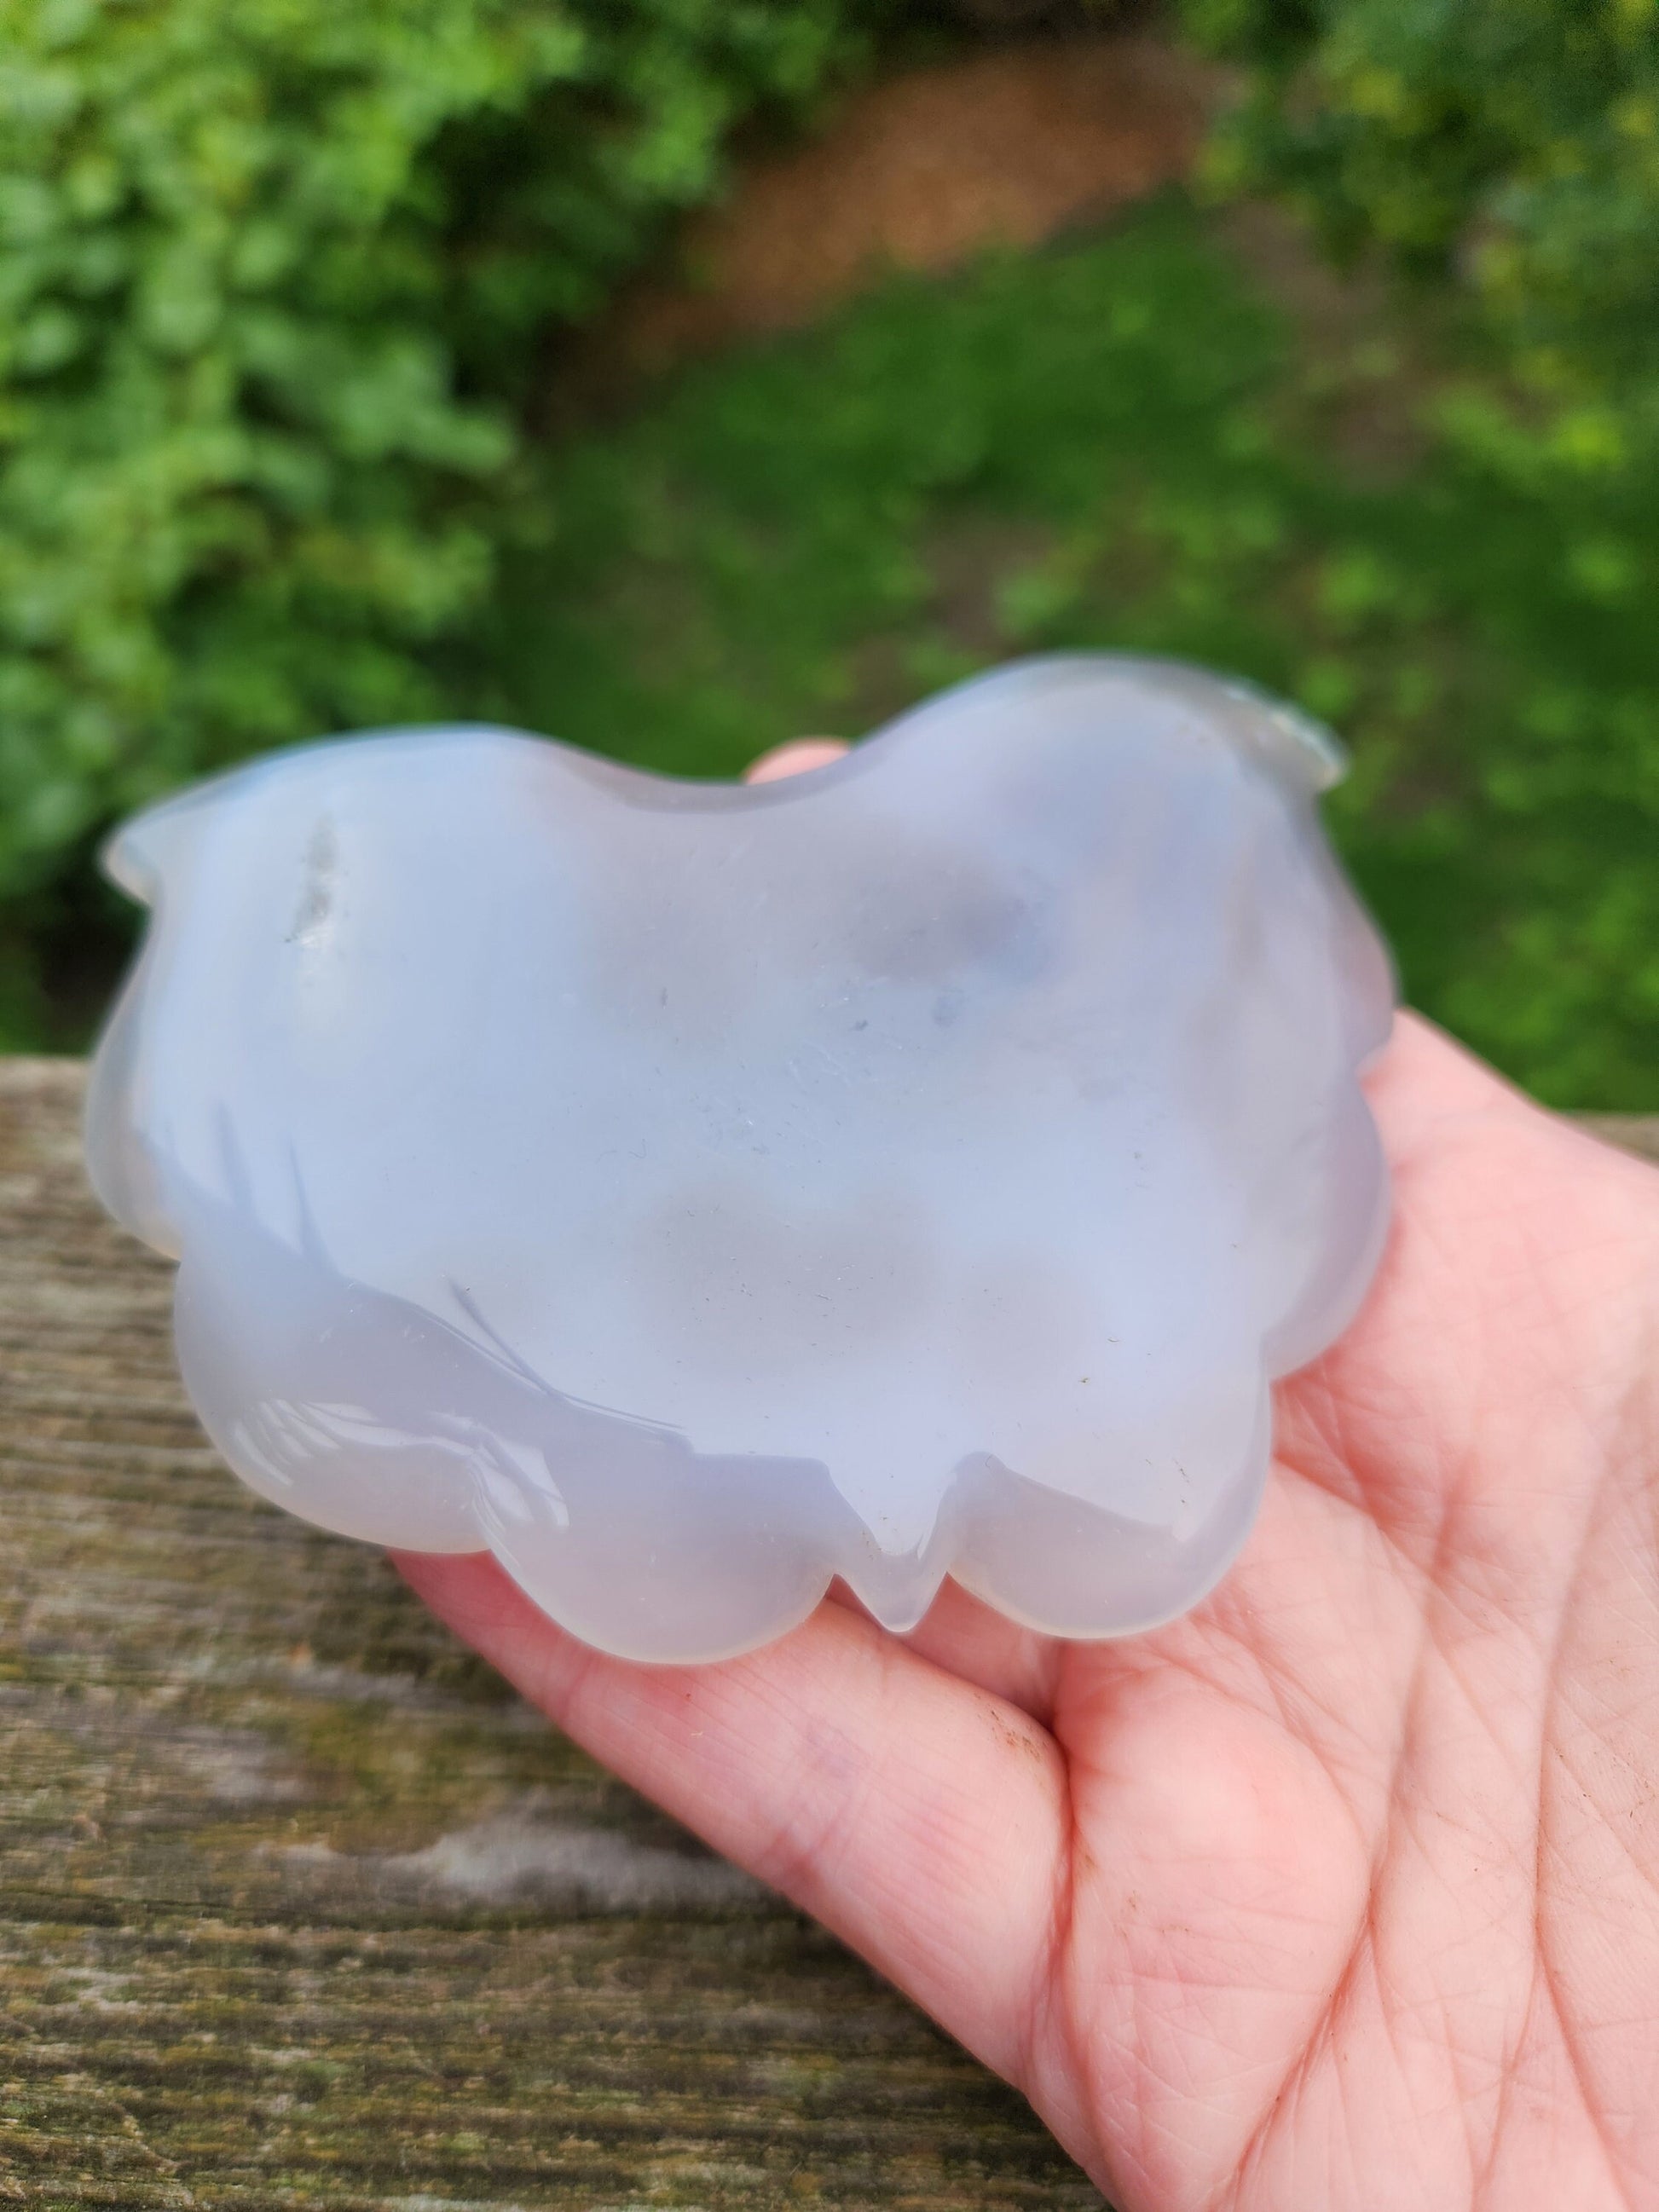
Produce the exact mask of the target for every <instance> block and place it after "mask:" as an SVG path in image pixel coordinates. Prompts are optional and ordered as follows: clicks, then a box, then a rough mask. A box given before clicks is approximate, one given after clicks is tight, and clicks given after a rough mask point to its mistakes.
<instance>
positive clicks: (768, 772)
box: [743, 738, 849, 783]
mask: <svg viewBox="0 0 1659 2212" xmlns="http://www.w3.org/2000/svg"><path fill="white" fill-rule="evenodd" d="M848 750H849V748H848V745H847V744H846V742H845V740H844V739H843V738H791V739H790V740H789V742H788V744H787V745H774V746H773V748H772V750H771V751H770V752H769V753H763V754H762V755H761V757H760V758H759V759H758V760H757V761H753V762H751V763H750V765H749V767H747V768H746V769H744V774H743V780H744V782H745V783H778V782H781V780H782V779H783V778H784V777H785V776H786V775H805V773H806V771H807V770H808V769H814V768H828V767H829V763H830V762H831V761H837V760H839V759H840V758H841V757H842V754H843V753H844V752H846V751H848Z"/></svg>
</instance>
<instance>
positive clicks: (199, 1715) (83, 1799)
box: [0, 1060, 1659, 2212]
mask: <svg viewBox="0 0 1659 2212" xmlns="http://www.w3.org/2000/svg"><path fill="white" fill-rule="evenodd" d="M81 1092H82V1067H81V1066H80V1065H79V1063H77V1062H74V1061H65V1060H58V1061H52V1060H12V1061H4V1060H0V1491H3V1522H0V1526H3V1530H4V1557H3V1565H0V2203H4V2202H16V2203H27V2204H31V2205H36V2206H40V2207H46V2208H50V2207H53V2206H58V2205H64V2206H68V2205H83V2204H107V2205H120V2206H134V2207H150V2206H156V2207H161V2206H181V2207H184V2206H196V2207H203V2208H208V2207H221V2206H233V2205H234V2206H256V2205H257V2206H282V2205H286V2206H296V2207H298V2206H325V2207H329V2208H331V2212H336V2209H337V2212H347V2208H350V2212H368V2208H376V2212H378V2209H379V2208H382V2207H387V2206H394V2205H401V2206H406V2207H409V2208H410V2212H415V2208H422V2212H466V2209H467V2208H472V2207H480V2208H482V2207H486V2206H498V2205H500V2206H505V2205H516V2206H520V2207H523V2208H530V2207H535V2208H538V2212H539V2208H547V2212H563V2208H567V2207H568V2208H577V2207H580V2208H582V2212H595V2209H596V2208H612V2207H614V2208H617V2209H618V2212H621V2208H624V2207H626V2208H630V2212H631V2208H635V2207H645V2206H659V2205H660V2206H694V2205H695V2206H702V2207H707V2208H709V2212H726V2208H746V2207H755V2206H796V2205H811V2204H814V2203H822V2204H825V2205H848V2206H854V2205H856V2206H860V2207H866V2206H867V2207H884V2206H893V2207H898V2206H903V2207H905V2208H907V2212H933V2208H940V2212H943V2208H946V2207H949V2208H952V2212H958V2208H969V2207H982V2208H987V2212H991V2208H1004V2207H1006V2208H1014V2207H1020V2206H1035V2205H1042V2206H1043V2207H1046V2208H1062V2212H1063V2208H1067V2207H1078V2208H1082V2207H1086V2206H1096V2207H1097V2206H1098V2205H1099V2203H1100V2199H1099V2198H1098V2197H1097V2195H1096V2194H1095V2192H1094V2191H1093V2190H1091V2188H1090V2187H1089V2185H1088V2184H1087V2183H1086V2182H1085V2180H1084V2179H1083V2178H1082V2176H1081V2175H1080V2174H1079V2172H1077V2170H1076V2168H1075V2167H1073V2166H1072V2165H1070V2163H1069V2162H1068V2161H1067V2160H1066V2159H1064V2158H1063V2157H1062V2156H1061V2155H1060V2152H1059V2151H1058V2150H1057V2149H1056V2148H1055V2147H1054V2144H1053V2143H1052V2142H1050V2141H1049V2139H1048V2136H1046V2135H1045V2134H1044V2132H1043V2131H1042V2129H1041V2128H1040V2127H1038V2125H1037V2124H1036V2121H1035V2120H1034V2119H1033V2118H1031V2116H1030V2113H1029V2112H1027V2110H1026V2108H1025V2107H1024V2105H1023V2104H1022V2102H1021V2101H1020V2100H1019V2099H1018V2098H1017V2097H1016V2096H1014V2095H1013V2094H1012V2093H1011V2092H1010V2091H1008V2090H1007V2089H1006V2088H1004V2087H1002V2086H1001V2085H1000V2083H998V2082H996V2081H994V2080H992V2079H991V2078H990V2077H989V2076H988V2075H986V2074H985V2073H984V2072H983V2071H982V2070H981V2069H980V2068H978V2067H977V2066H975V2064H974V2063H973V2062H972V2061H971V2060H969V2058H967V2057H964V2056H963V2053H961V2052H960V2051H957V2049H956V2048H955V2046H954V2045H951V2043H950V2042H949V2041H948V2040H947V2039H945V2038H944V2037H943V2036H941V2035H939V2033H937V2032H936V2031H935V2030H934V2029H933V2027H931V2026H930V2025H929V2024H928V2023H927V2021H925V2020H923V2019H922V2018H921V2015H919V2014H918V2013H916V2012H915V2009H914V2008H912V2007H910V2006H909V2005H908V2004H907V2003H905V2002H903V2001H902V1999H901V1998H900V1997H898V1996H896V1995H895V1994H894V1993H893V1992H892V1991H891V1990H889V1989H887V1988H886V1987H885V1986H884V1984H881V1983H880V1982H878V1980H877V1979H876V1978H874V1976H872V1974H870V1973H869V1972H866V1969H865V1968H864V1967H862V1966H860V1964H859V1963H858V1962H857V1961H856V1960H854V1959H852V1958H851V1957H849V1956H848V1954H847V1953H846V1952H845V1951H843V1950H842V1948H840V1947H839V1946H838V1945H837V1944H836V1943H835V1942H832V1941H831V1940H830V1939H829V1937H828V1936H824V1935H823V1933H822V1932H820V1931H819V1930H817V1929H815V1928H813V1927H812V1926H811V1924H810V1923H807V1922H806V1921H805V1920H803V1919H802V1918H801V1917H799V1915H797V1914H795V1913H793V1912H792V1911H789V1910H788V1909H787V1907H786V1906H784V1905H781V1903H780V1902H779V1901H778V1900H777V1899H775V1898H773V1897H771V1896H769V1894H768V1893H765V1892H764V1891H763V1890H761V1889H759V1888H758V1887H757V1886H755V1885H754V1884H752V1883H751V1882H750V1881H747V1880H746V1879H745V1878H744V1876H743V1875H739V1874H738V1873H737V1872H736V1871H735V1870H734V1869H732V1868H730V1867H727V1866H726V1865H725V1864H723V1863H721V1862H720V1861H719V1860H717V1859H714V1858H712V1857H709V1856H708V1854H707V1853H705V1852H703V1851H702V1850H700V1849H699V1848H698V1846H697V1845H696V1844H695V1843H693V1842H692V1841H691V1839H690V1838H688V1837H686V1836H685V1835H684V1834H683V1833H682V1832H680V1831H679V1830H678V1829H676V1828H675V1827H674V1826H672V1825H671V1823H669V1822H667V1821H665V1820H663V1819H662V1818H660V1816H659V1815H658V1814H655V1813H654V1812H653V1811H652V1809H651V1808H649V1807H648V1806H647V1805H646V1804H645V1803H644V1802H642V1801H641V1799H639V1798H638V1797H636V1796H634V1795H633V1794H632V1793H631V1792H630V1791H629V1790H624V1789H623V1788H622V1787H621V1786H620V1785H619V1784H617V1783H615V1782H613V1781H611V1779H610V1778H608V1777H607V1776H606V1775H605V1774H604V1773H603V1772H601V1771H600V1770H599V1768H597V1767H596V1766H595V1765H593V1764H592V1762H591V1761H590V1760H589V1759H586V1757H584V1756H583V1754H582V1753H580V1752H578V1751H577V1750H576V1749H575V1748H574V1747H573V1746H572V1745H570V1744H569V1743H568V1742H566V1741H564V1740H563V1739H562V1737H560V1736H559V1735H556V1733H555V1732H554V1731H552V1730H551V1729H549V1728H548V1727H547V1726H546V1724H545V1723H544V1722H543V1721H542V1720H541V1719H540V1718H539V1717H538V1716H537V1715H535V1714H534V1713H532V1712H531V1711H529V1710H528V1709H527V1708H526V1707H525V1706H524V1705H521V1704H520V1703H519V1702H518V1701H517V1700H516V1699H514V1698H513V1697H512V1695H511V1694H510V1693H509V1692H507V1690H506V1689H505V1688H504V1687H503V1686H502V1685H501V1683H500V1682H499V1681H498V1680H496V1679H495V1676H494V1675H492V1674H490V1673H489V1670H488V1669H487V1668H484V1667H483V1666H482V1665H481V1664H480V1663H479V1662H477V1661H475V1660H474V1659H472V1658H471V1656H469V1655H468V1654H466V1653H465V1651H463V1650H461V1649H460V1648H459V1646H458V1645H457V1644H455V1643H454V1642H453V1640H452V1639H451V1638H449V1637H448V1635H447V1633H446V1632H444V1631H443V1630H441V1628H439V1627H438V1626H436V1625H435V1623H434V1622H433V1621H431V1620H429V1619H428V1617H427V1616H426V1614H425V1613H423V1612H422V1609H421V1607H419V1606H418V1605H417V1604H416V1601H414V1600H413V1599H412V1598H411V1597H410V1595H409V1594H408V1593H407V1592H406V1591H405V1590H404V1588H403V1586H402V1584H401V1583H398V1580H397V1579H396V1577H394V1576H393V1575H392V1573H391V1572H390V1571H389V1570H388V1569H387V1567H386V1565H385V1564H384V1562H383V1561H382V1560H381V1559H380V1557H379V1556H378V1555H377V1554H376V1553H374V1552H373V1551H371V1550H370V1549H368V1548H367V1547H362V1546H359V1545H355V1544H349V1543H346V1542H343V1541H340V1540H338V1539H336V1538H333V1537H331V1536H326V1535H324V1534H320V1533H319V1532H318V1531H316V1530H314V1529H311V1528H306V1527H304V1526H303V1525H301V1523H300V1522H296V1521H293V1520H291V1519H289V1517H288V1516H285V1515H283V1514H281V1513H278V1512H276V1511H275V1510H273V1509H271V1508H270V1507H269V1506H266V1505H265V1504H262V1503H261V1502H260V1501H259V1500H258V1499H257V1498H254V1497H252V1494H251V1493H249V1492H246V1491H245V1490H243V1489H242V1488H241V1487H240V1485H239V1484H237V1483H236V1482H235V1481H234V1480H232V1479H231V1477H230V1476H229V1475H228V1474H226V1472H225V1471H224V1469H223V1468H222V1465H221V1464H220V1462H218V1460H217V1458H216V1455H215V1454H214V1452H213V1451H212V1449H210V1447H209V1445H208V1444H207V1443H205V1441H204V1438H203V1437H202V1435H201V1432H200V1431H199V1430H198V1429H197V1425H196V1424H195V1421H194V1419H192V1417H191V1413H190V1411H189V1408H188V1407H187V1406H186V1404H185V1400H184V1397H183V1395H182V1393H181V1391H180V1389H179V1384H178V1382H177V1380H176V1378H175V1376H174V1372H173V1357H172V1346H171V1334H170V1327H169V1303H170V1294H171V1282H172V1272H171V1269H170V1268H168V1267H167V1266H165V1265H163V1264H162V1263H161V1262H160V1261H156V1260H155V1259H154V1258H152V1257H151V1256H150V1255H149V1254H147V1253H145V1252H144V1251H143V1250H141V1249H139V1248H138V1247H137V1245H135V1244H134V1243H132V1242H131V1240H130V1239H128V1238H127V1237H124V1236H123V1235H122V1234H121V1233H120V1231H118V1230H116V1229H114V1228H113V1227H112V1226H111V1225H109V1224H108V1223H107V1222H106V1221H105V1220H104V1219H103V1218H102V1217H101V1216H100V1214H99V1212H98V1211H97V1209H96V1207H95V1206H94V1204H93V1202H92V1200H91V1199H90V1197H89V1196H88V1194H87V1191H86V1189H85V1187H84V1184H83V1182H82V1176H81V1169H80V1160H79V1144H78V1126H77V1125H78V1118H79V1109H80V1101H81ZM1604 1133H1607V1134H1608V1135H1610V1136H1613V1138H1615V1139H1618V1140H1622V1141H1626V1142H1629V1143H1631V1144H1632V1146H1637V1147H1638V1148H1643V1149H1646V1150H1648V1151H1649V1152H1650V1153H1651V1154H1652V1155H1653V1156H1654V1157H1655V1158H1659V1122H1656V1123H1650V1124H1644V1123H1632V1122H1628V1121H1626V1122H1621V1123H1619V1124H1617V1125H1613V1124H1611V1123H1609V1124H1607V1125H1605V1130H1604Z"/></svg>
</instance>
